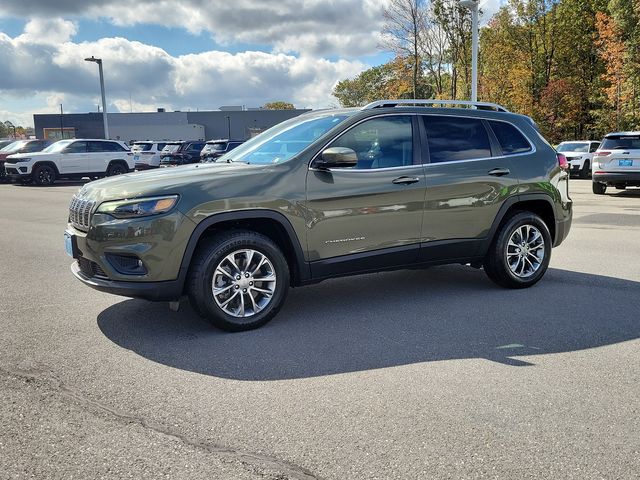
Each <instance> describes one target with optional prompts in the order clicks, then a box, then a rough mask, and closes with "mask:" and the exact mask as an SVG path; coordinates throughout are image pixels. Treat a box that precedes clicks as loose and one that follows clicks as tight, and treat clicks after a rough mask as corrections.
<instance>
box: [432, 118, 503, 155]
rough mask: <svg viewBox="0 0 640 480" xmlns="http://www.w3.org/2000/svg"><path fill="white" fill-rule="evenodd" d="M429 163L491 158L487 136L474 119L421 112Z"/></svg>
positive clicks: (481, 126)
mask: <svg viewBox="0 0 640 480" xmlns="http://www.w3.org/2000/svg"><path fill="white" fill-rule="evenodd" d="M422 120H423V122H424V126H425V128H426V130H427V140H428V143H429V157H430V161H431V163H440V162H455V161H460V160H471V159H474V158H488V157H491V145H490V143H489V135H487V130H486V129H485V128H484V125H483V124H482V120H480V119H477V118H464V117H454V116H444V115H442V116H439V115H423V116H422Z"/></svg>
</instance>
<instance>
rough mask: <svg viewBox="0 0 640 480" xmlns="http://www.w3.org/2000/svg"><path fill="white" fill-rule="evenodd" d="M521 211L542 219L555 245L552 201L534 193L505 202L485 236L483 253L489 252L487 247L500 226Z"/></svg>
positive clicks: (554, 215)
mask: <svg viewBox="0 0 640 480" xmlns="http://www.w3.org/2000/svg"><path fill="white" fill-rule="evenodd" d="M521 211H527V212H532V213H535V214H536V215H538V216H539V217H540V218H542V220H543V221H544V223H545V224H546V225H547V228H549V233H550V234H551V239H552V241H553V244H554V245H555V244H556V240H557V239H556V233H557V232H556V214H555V209H554V204H553V200H552V199H551V197H550V196H549V195H545V194H543V193H536V194H530V195H518V196H516V197H511V198H510V199H508V200H507V201H505V203H504V205H503V206H502V208H501V209H500V211H499V212H498V215H496V218H495V219H494V221H493V224H492V225H491V229H490V230H489V235H487V239H486V240H485V243H484V245H483V252H487V251H488V250H489V246H490V245H491V243H492V242H493V239H494V237H495V235H496V232H497V231H498V228H499V227H500V225H502V224H503V223H504V222H505V221H506V220H507V219H508V218H510V217H511V216H512V215H513V214H515V213H516V212H521Z"/></svg>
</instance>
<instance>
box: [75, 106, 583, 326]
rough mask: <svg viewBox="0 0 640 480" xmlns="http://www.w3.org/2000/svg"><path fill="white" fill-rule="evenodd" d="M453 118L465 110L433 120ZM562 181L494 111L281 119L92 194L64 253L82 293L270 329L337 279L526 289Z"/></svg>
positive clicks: (559, 202) (96, 185)
mask: <svg viewBox="0 0 640 480" xmlns="http://www.w3.org/2000/svg"><path fill="white" fill-rule="evenodd" d="M450 103H455V104H461V105H462V106H465V105H466V106H471V107H472V108H468V109H462V108H441V107H434V105H440V104H450ZM565 163H566V162H565ZM563 167H564V166H561V165H560V162H559V160H558V158H557V156H556V152H555V151H554V149H553V148H552V147H551V146H550V145H549V144H548V143H547V142H546V141H545V140H544V138H543V137H542V136H541V135H540V134H539V133H538V130H537V129H536V126H535V124H534V123H533V121H532V120H531V119H530V118H528V117H525V116H522V115H518V114H513V113H510V112H508V111H506V109H504V108H503V107H500V106H499V105H494V104H484V103H478V102H476V103H473V104H471V102H444V101H433V100H429V101H419V100H410V101H401V100H400V101H394V100H387V101H380V102H374V103H372V104H369V105H367V106H366V107H363V108H361V109H341V110H325V111H318V112H310V113H307V114H304V115H301V116H299V117H296V118H293V119H290V120H287V121H285V122H283V123H281V124H279V125H276V126H275V127H273V128H271V129H269V130H267V131H265V132H264V133H262V134H260V135H258V136H257V137H255V138H253V139H251V140H249V141H247V142H246V143H244V144H243V145H241V146H239V147H238V148H236V149H235V150H233V151H231V152H229V153H227V154H226V155H225V156H223V157H221V158H220V159H219V160H218V161H217V162H216V163H211V164H197V165H189V166H185V167H182V168H179V169H159V170H154V171H149V172H144V173H134V174H127V175H123V176H119V177H117V178H109V179H105V180H100V181H97V182H92V183H89V184H87V185H85V186H84V187H83V188H82V189H81V190H80V191H79V192H78V193H77V194H76V195H74V197H73V199H72V200H71V205H70V209H69V224H68V227H67V230H66V231H65V245H66V249H67V252H68V253H69V254H70V255H71V256H72V257H74V258H75V259H76V261H75V262H74V263H73V265H72V267H71V268H72V272H73V274H74V275H75V276H76V277H77V278H78V279H79V280H80V281H82V282H83V283H85V284H86V285H88V286H90V287H93V288H95V289H97V290H101V291H105V292H110V293H114V294H117V295H124V296H129V297H138V298H145V299H150V300H168V301H176V300H178V299H180V298H181V297H182V296H183V295H185V294H186V295H188V297H189V300H190V302H191V304H192V306H193V307H194V309H195V310H196V311H197V312H198V313H199V314H200V315H202V316H203V317H205V318H207V319H209V320H210V321H211V322H212V323H213V324H214V325H216V326H218V327H220V328H222V329H226V330H231V331H239V330H247V329H251V328H256V327H259V326H261V325H263V324H265V323H266V322H268V321H269V320H270V319H271V318H273V317H274V315H276V313H277V312H278V310H279V309H280V308H281V306H282V304H283V302H284V300H285V297H286V295H287V291H288V288H289V286H299V285H306V284H311V283H315V282H318V281H321V280H324V279H327V278H331V277H336V276H343V275H352V274H360V273H366V272H377V271H381V270H390V269H405V268H420V267H423V266H427V265H434V264H447V263H459V264H469V265H471V266H474V267H477V268H479V267H483V268H484V270H485V272H486V274H487V275H488V277H489V278H490V279H491V280H493V281H494V282H495V283H497V284H499V285H501V286H504V287H508V288H523V287H529V286H531V285H533V284H535V283H536V282H537V281H539V280H540V279H541V278H542V276H543V275H544V273H545V271H546V270H547V266H548V265H549V259H550V256H551V248H552V247H554V246H557V245H559V244H560V243H561V242H562V241H563V240H564V238H565V237H566V236H567V234H568V232H569V228H570V225H571V217H572V202H571V199H570V198H569V195H568V172H567V171H566V170H565V169H564V168H563Z"/></svg>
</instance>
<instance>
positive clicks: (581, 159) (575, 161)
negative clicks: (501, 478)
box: [556, 140, 600, 178]
mask: <svg viewBox="0 0 640 480" xmlns="http://www.w3.org/2000/svg"><path fill="white" fill-rule="evenodd" d="M599 146H600V142H596V141H594V140H577V141H571V142H562V143H561V144H560V145H558V147H557V148H556V150H557V151H558V152H560V153H562V154H563V155H564V156H565V157H566V158H567V161H568V162H569V173H570V174H571V175H577V176H579V177H580V178H589V175H591V170H592V168H591V167H592V165H593V155H594V153H595V151H596V150H597V149H598V147H599Z"/></svg>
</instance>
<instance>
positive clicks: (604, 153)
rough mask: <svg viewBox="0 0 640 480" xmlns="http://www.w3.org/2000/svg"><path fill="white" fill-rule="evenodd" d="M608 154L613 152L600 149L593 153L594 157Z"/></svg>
mask: <svg viewBox="0 0 640 480" xmlns="http://www.w3.org/2000/svg"><path fill="white" fill-rule="evenodd" d="M607 155H611V152H606V151H604V150H599V151H597V152H596V153H594V154H593V156H594V157H606V156H607Z"/></svg>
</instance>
